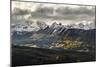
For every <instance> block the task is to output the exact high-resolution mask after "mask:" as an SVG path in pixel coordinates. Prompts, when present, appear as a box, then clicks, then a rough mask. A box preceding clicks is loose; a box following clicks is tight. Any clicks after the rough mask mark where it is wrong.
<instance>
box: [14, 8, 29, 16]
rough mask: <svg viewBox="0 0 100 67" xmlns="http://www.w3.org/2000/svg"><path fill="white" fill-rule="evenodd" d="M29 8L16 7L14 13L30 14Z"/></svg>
mask: <svg viewBox="0 0 100 67" xmlns="http://www.w3.org/2000/svg"><path fill="white" fill-rule="evenodd" d="M29 13H30V12H29V10H26V9H20V8H14V10H13V15H26V14H29Z"/></svg>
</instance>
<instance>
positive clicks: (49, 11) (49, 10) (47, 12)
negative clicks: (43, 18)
mask: <svg viewBox="0 0 100 67" xmlns="http://www.w3.org/2000/svg"><path fill="white" fill-rule="evenodd" d="M41 6H42V5H41ZM41 6H40V7H37V9H36V10H35V12H33V13H37V14H40V15H51V14H53V8H52V7H41Z"/></svg>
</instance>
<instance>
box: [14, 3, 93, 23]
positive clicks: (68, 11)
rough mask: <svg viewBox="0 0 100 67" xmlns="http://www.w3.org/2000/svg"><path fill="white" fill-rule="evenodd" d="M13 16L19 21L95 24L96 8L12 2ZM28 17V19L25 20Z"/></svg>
mask: <svg viewBox="0 0 100 67" xmlns="http://www.w3.org/2000/svg"><path fill="white" fill-rule="evenodd" d="M12 16H14V17H15V18H16V17H17V18H18V17H19V19H20V17H22V19H23V18H24V19H26V20H28V19H30V18H31V19H32V18H33V19H38V20H39V19H46V20H47V19H48V20H57V21H59V20H62V21H71V23H76V21H77V22H82V21H86V22H94V21H95V6H83V5H63V4H49V3H48V4H47V3H34V2H18V1H12ZM26 16H27V18H25V17H26ZM14 20H15V19H14ZM67 23H68V22H67ZM69 23H70V22H69Z"/></svg>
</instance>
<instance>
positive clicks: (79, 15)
mask: <svg viewBox="0 0 100 67" xmlns="http://www.w3.org/2000/svg"><path fill="white" fill-rule="evenodd" d="M54 8H55V6H54V7H52V8H51V7H41V6H40V7H38V8H37V9H36V10H35V11H34V12H32V13H31V15H32V17H34V18H49V19H54V20H58V19H59V20H65V19H66V20H67V19H68V20H91V19H94V17H95V7H92V8H89V7H87V6H84V7H83V6H82V7H77V8H71V7H58V8H56V10H54ZM54 13H55V14H54Z"/></svg>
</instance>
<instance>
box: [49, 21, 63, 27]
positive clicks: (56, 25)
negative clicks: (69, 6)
mask: <svg viewBox="0 0 100 67" xmlns="http://www.w3.org/2000/svg"><path fill="white" fill-rule="evenodd" d="M60 26H62V23H57V22H54V23H52V25H51V27H52V28H57V27H60Z"/></svg>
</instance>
